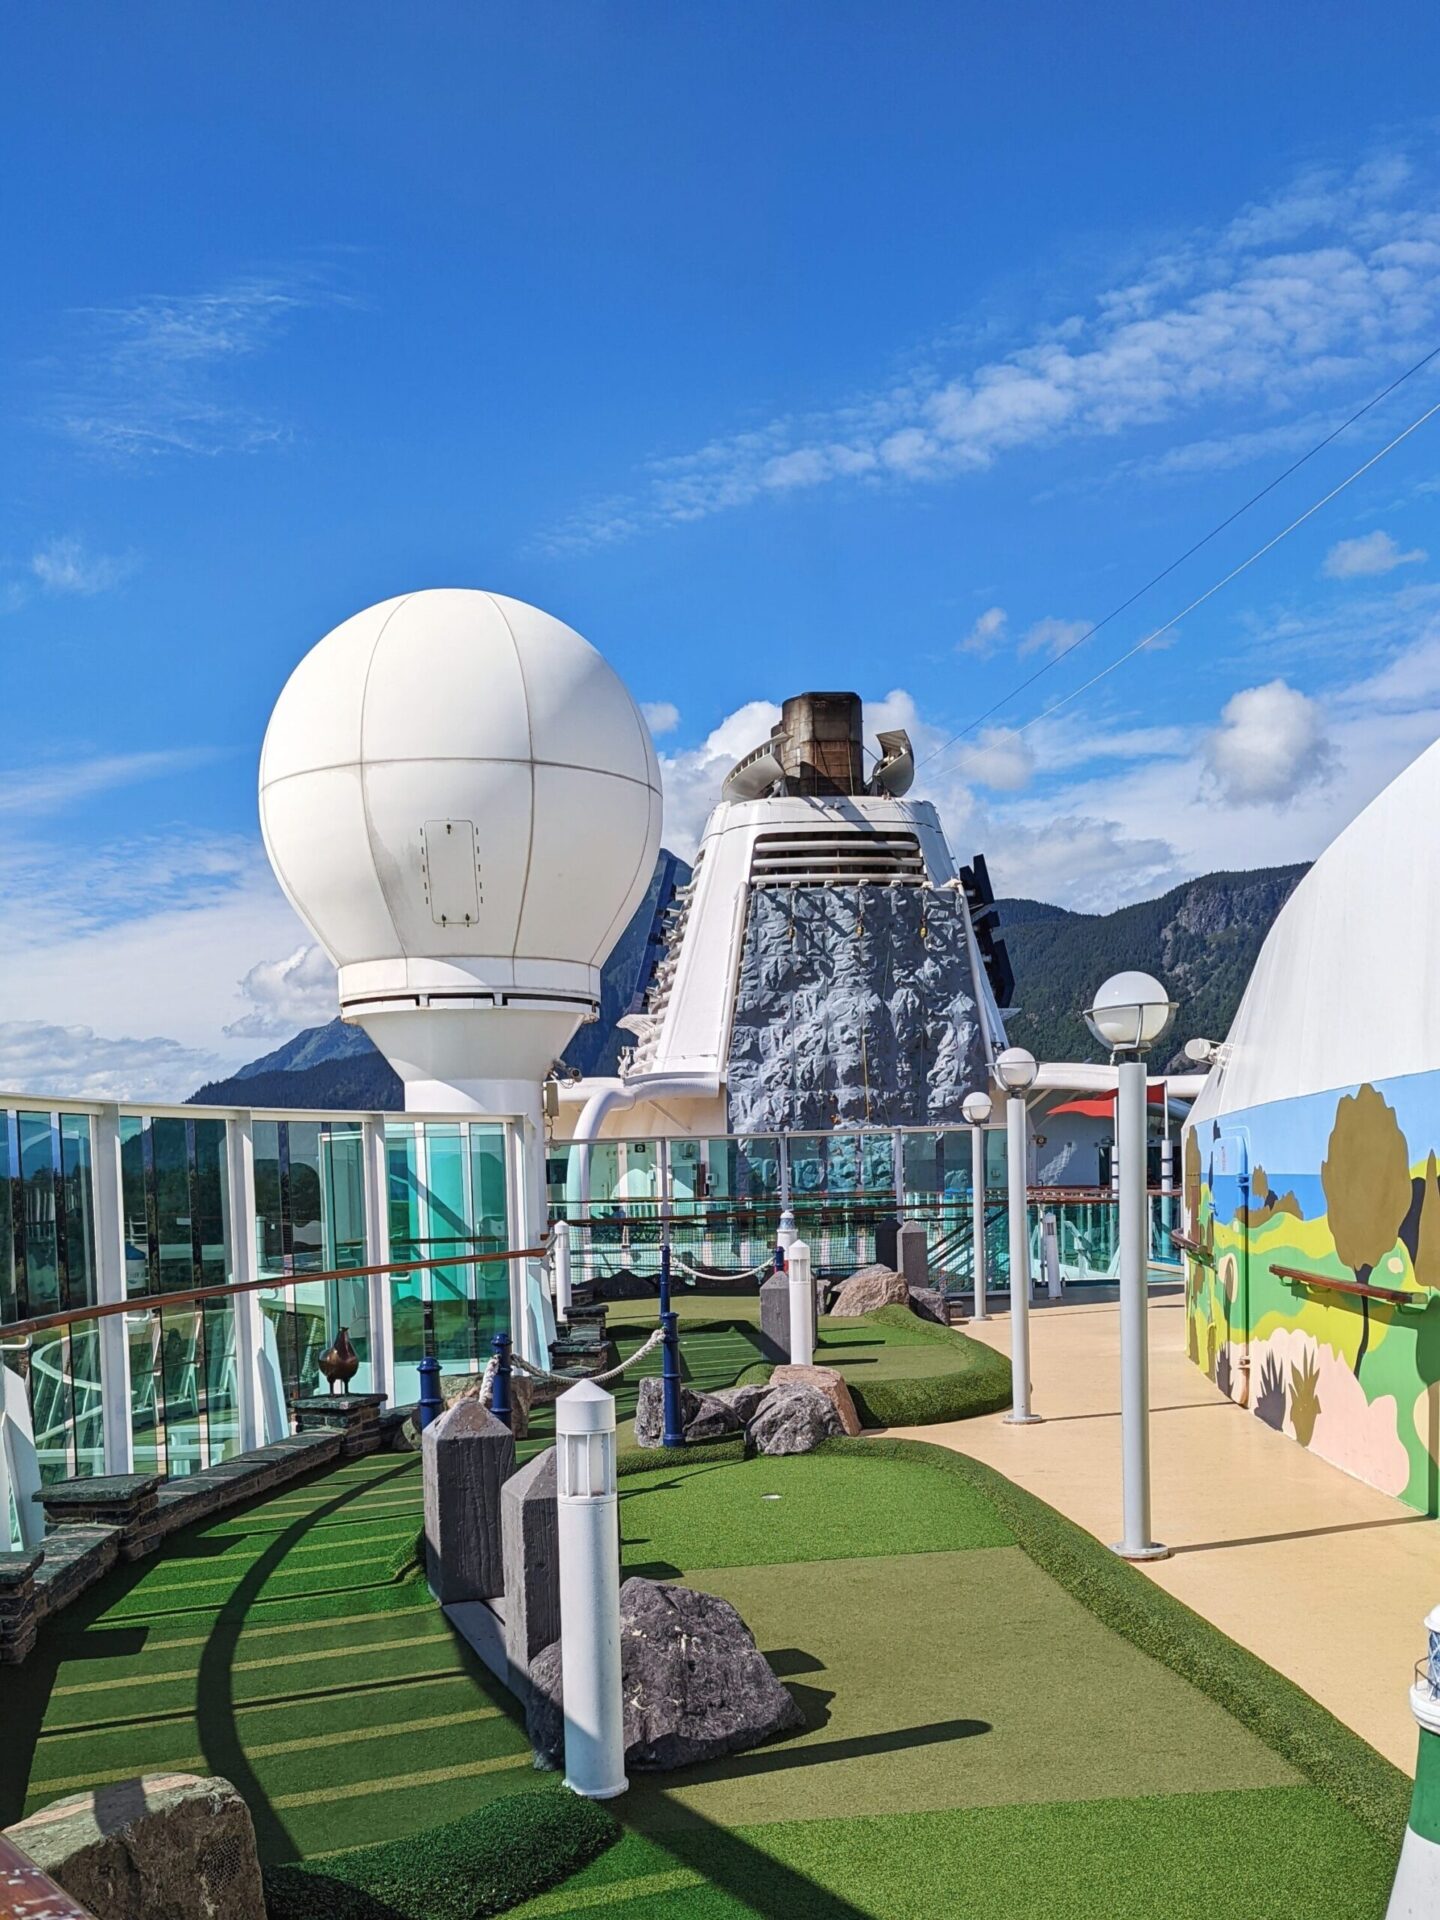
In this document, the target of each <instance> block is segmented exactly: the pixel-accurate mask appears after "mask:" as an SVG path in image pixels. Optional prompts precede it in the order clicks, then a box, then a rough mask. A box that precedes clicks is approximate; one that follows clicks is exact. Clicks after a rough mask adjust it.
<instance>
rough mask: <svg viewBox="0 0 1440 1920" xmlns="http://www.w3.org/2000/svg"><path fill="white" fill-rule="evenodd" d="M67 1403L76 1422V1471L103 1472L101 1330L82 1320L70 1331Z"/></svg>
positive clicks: (103, 1429)
mask: <svg viewBox="0 0 1440 1920" xmlns="http://www.w3.org/2000/svg"><path fill="white" fill-rule="evenodd" d="M70 1404H71V1407H72V1409H73V1418H74V1422H75V1444H74V1455H75V1466H74V1471H75V1472H76V1473H77V1474H91V1473H103V1472H104V1471H105V1425H104V1416H103V1412H102V1409H101V1403H100V1329H99V1327H98V1326H97V1325H96V1324H95V1322H94V1321H93V1320H92V1321H89V1322H82V1324H81V1325H79V1326H77V1327H72V1328H71V1330H70Z"/></svg>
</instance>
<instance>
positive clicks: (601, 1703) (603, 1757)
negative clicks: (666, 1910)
mask: <svg viewBox="0 0 1440 1920" xmlns="http://www.w3.org/2000/svg"><path fill="white" fill-rule="evenodd" d="M555 1466H556V1483H555V1496H556V1497H555V1512H556V1518H557V1520H558V1522H559V1536H560V1538H559V1545H560V1675H561V1685H562V1687H563V1689H564V1694H565V1784H566V1786H567V1787H569V1788H570V1789H571V1791H572V1792H574V1793H579V1794H583V1795H584V1796H585V1798H586V1799H587V1800H613V1799H614V1797H615V1795H616V1794H617V1793H624V1791H625V1789H626V1787H627V1786H628V1785H629V1782H628V1781H627V1780H626V1778H625V1711H624V1702H623V1698H622V1695H621V1691H620V1509H619V1499H618V1495H617V1491H616V1486H615V1402H614V1401H613V1400H612V1399H611V1397H610V1395H609V1394H608V1393H606V1391H605V1389H604V1388H603V1387H597V1386H596V1385H595V1383H594V1382H593V1381H592V1380H581V1381H580V1382H579V1383H578V1385H576V1386H573V1387H571V1388H569V1389H568V1390H567V1391H566V1392H565V1393H562V1394H561V1395H560V1398H559V1399H558V1400H557V1401H556V1402H555Z"/></svg>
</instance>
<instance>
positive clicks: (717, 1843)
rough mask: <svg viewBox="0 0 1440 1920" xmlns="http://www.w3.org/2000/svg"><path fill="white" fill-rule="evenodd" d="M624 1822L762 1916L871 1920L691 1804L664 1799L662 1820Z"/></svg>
mask: <svg viewBox="0 0 1440 1920" xmlns="http://www.w3.org/2000/svg"><path fill="white" fill-rule="evenodd" d="M614 1811H615V1812H617V1813H621V1814H622V1817H624V1816H625V1815H627V1814H628V1813H629V1811H630V1810H629V1808H628V1807H625V1806H624V1803H623V1802H621V1803H615V1805H614ZM625 1824H626V1825H627V1826H629V1827H633V1828H634V1829H635V1831H636V1832H638V1833H644V1834H645V1836H646V1837H647V1839H650V1840H653V1841H654V1842H655V1844H656V1845H657V1846H660V1847H663V1848H664V1849H665V1851H666V1852H667V1853H668V1854H669V1855H670V1856H671V1858H672V1859H674V1860H675V1861H676V1862H677V1863H678V1864H679V1865H680V1866H682V1867H688V1868H689V1869H690V1871H691V1872H692V1873H697V1874H699V1875H700V1876H701V1878H702V1879H705V1880H708V1881H709V1882H710V1884H711V1885H712V1886H715V1887H718V1888H719V1889H720V1891H721V1892H722V1893H726V1894H728V1895H729V1896H730V1897H731V1899H733V1900H735V1901H737V1902H739V1903H740V1904H741V1905H742V1906H743V1907H744V1908H745V1910H746V1912H747V1913H753V1914H759V1915H760V1916H761V1920H874V1915H873V1913H871V1912H869V1911H867V1910H865V1909H862V1908H860V1907H854V1906H852V1905H851V1904H850V1902H849V1901H848V1900H845V1899H842V1898H841V1896H840V1895H839V1894H838V1893H830V1892H829V1891H827V1889H826V1888H824V1887H817V1886H816V1884H815V1882H814V1881H813V1880H807V1879H806V1877H805V1875H804V1874H803V1873H797V1872H796V1871H795V1869H794V1868H793V1867H787V1866H786V1865H785V1863H784V1861H783V1860H777V1859H775V1857H774V1856H773V1855H772V1854H768V1853H762V1852H761V1851H760V1850H759V1848H758V1847H752V1846H751V1845H750V1844H749V1843H748V1842H747V1841H745V1840H742V1839H741V1838H740V1837H739V1835H738V1834H735V1833H732V1832H731V1831H730V1830H729V1829H728V1828H726V1827H718V1826H716V1825H715V1824H714V1822H713V1821H710V1820H707V1819H705V1818H704V1816H703V1815H701V1814H698V1813H696V1812H695V1810H694V1809H693V1808H692V1807H683V1806H679V1805H677V1804H676V1803H675V1802H674V1801H673V1800H669V1799H665V1800H664V1802H663V1824H659V1825H654V1826H652V1825H651V1824H650V1822H649V1820H648V1819H646V1817H645V1816H644V1815H643V1814H642V1815H641V1817H640V1818H639V1819H634V1818H626V1819H625ZM677 1905H678V1902H677Z"/></svg>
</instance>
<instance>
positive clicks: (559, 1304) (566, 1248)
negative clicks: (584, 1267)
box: [550, 1220, 571, 1320]
mask: <svg viewBox="0 0 1440 1920" xmlns="http://www.w3.org/2000/svg"><path fill="white" fill-rule="evenodd" d="M550 1244H551V1247H552V1248H553V1249H554V1255H555V1318H556V1319H557V1320H568V1319H569V1318H570V1285H571V1281H570V1223H569V1221H568V1220H557V1221H556V1222H555V1225H554V1226H553V1227H552V1228H551V1229H550Z"/></svg>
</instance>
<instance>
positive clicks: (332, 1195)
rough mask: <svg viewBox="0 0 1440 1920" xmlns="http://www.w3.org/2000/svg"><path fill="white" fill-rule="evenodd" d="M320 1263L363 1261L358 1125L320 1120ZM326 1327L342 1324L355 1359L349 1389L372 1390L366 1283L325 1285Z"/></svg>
mask: <svg viewBox="0 0 1440 1920" xmlns="http://www.w3.org/2000/svg"><path fill="white" fill-rule="evenodd" d="M320 1147H321V1165H322V1169H323V1172H324V1176H325V1181H324V1194H323V1200H324V1216H325V1264H326V1266H327V1267H328V1268H330V1269H331V1270H334V1269H336V1268H342V1269H343V1268H345V1267H363V1266H364V1265H365V1138H364V1133H363V1131H362V1130H361V1128H360V1127H359V1126H358V1125H353V1126H352V1125H347V1124H345V1123H343V1122H338V1121H327V1122H325V1124H324V1126H323V1128H322V1130H321V1140H320ZM329 1292H330V1327H331V1333H332V1335H338V1333H339V1330H340V1328H341V1327H344V1328H345V1330H346V1332H347V1333H348V1334H349V1336H350V1344H351V1346H352V1347H354V1349H355V1352H356V1353H357V1355H358V1356H359V1359H360V1368H359V1371H358V1372H357V1373H356V1375H355V1378H354V1380H353V1381H352V1382H351V1383H350V1385H351V1391H352V1392H354V1393H370V1392H373V1391H374V1386H373V1381H374V1373H373V1371H372V1366H371V1340H370V1286H369V1282H368V1281H366V1280H337V1281H333V1282H332V1283H331V1285H330V1289H329Z"/></svg>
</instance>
